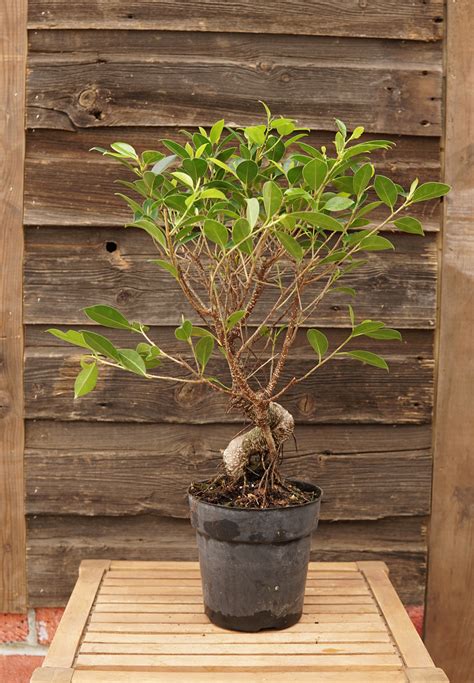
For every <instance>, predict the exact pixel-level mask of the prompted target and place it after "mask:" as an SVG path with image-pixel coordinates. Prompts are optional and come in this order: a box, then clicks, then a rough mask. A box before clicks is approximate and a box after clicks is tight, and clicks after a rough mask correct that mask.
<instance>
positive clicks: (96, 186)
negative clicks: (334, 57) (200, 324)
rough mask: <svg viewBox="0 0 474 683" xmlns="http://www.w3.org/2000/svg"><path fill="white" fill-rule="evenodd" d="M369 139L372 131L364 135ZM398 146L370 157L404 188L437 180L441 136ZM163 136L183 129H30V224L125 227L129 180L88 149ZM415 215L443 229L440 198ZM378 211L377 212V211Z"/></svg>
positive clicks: (418, 207)
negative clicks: (123, 185)
mask: <svg viewBox="0 0 474 683" xmlns="http://www.w3.org/2000/svg"><path fill="white" fill-rule="evenodd" d="M365 137H366V139H368V140H370V139H371V138H373V137H374V136H373V135H367V136H365ZM391 137H392V138H393V139H394V141H395V142H396V147H395V148H394V149H393V150H391V151H388V152H385V151H382V152H377V153H374V154H373V155H372V159H373V160H374V162H375V163H376V165H377V170H378V172H379V173H381V174H382V175H388V176H390V177H391V178H393V179H394V180H395V181H396V182H398V183H400V184H401V185H402V186H404V187H408V186H409V184H410V183H411V181H412V180H413V179H414V178H419V179H420V181H421V182H424V181H427V180H438V179H439V173H440V149H439V139H438V138H436V137H416V136H391ZM163 138H172V139H175V140H178V141H181V142H183V141H184V136H183V135H182V133H181V132H180V131H179V129H175V128H171V129H169V128H168V129H166V128H143V127H137V128H100V129H89V130H88V129H84V130H80V131H75V132H72V131H59V130H58V131H55V133H54V135H51V132H50V131H48V130H44V129H41V128H40V129H37V130H30V131H28V135H27V148H26V170H25V173H26V183H25V221H26V223H27V224H29V225H61V226H64V225H70V226H78V225H95V226H99V225H101V226H104V227H111V226H114V225H120V226H123V224H124V223H125V222H127V221H128V220H129V218H130V216H129V209H128V207H127V206H126V205H125V203H124V202H123V201H122V200H120V199H119V198H118V197H116V196H115V194H114V193H115V189H116V188H115V186H114V181H115V180H116V179H117V178H123V179H128V174H127V172H126V171H125V172H124V170H123V169H122V167H121V166H119V165H118V164H115V163H113V162H112V161H111V160H109V159H104V158H103V157H102V156H100V155H99V154H97V153H96V152H95V153H91V152H89V150H90V149H91V147H93V146H94V145H100V146H102V147H107V146H108V145H109V144H110V143H112V142H116V141H117V140H126V141H129V142H130V143H132V144H133V145H134V146H135V147H136V148H137V150H139V151H143V150H145V149H149V148H150V146H151V147H154V146H156V147H159V148H160V149H163V150H165V148H164V147H163V148H162V147H161V146H160V144H159V140H161V139H163ZM333 138H334V133H333V132H326V131H314V132H312V133H311V134H310V135H309V136H308V138H307V141H308V142H309V143H310V144H315V145H317V146H321V145H326V146H327V147H328V148H329V146H330V145H331V141H332V139H333ZM411 213H412V214H413V215H417V216H418V217H419V218H420V220H422V221H423V223H424V226H425V229H426V230H438V229H439V209H438V204H437V203H436V202H430V203H428V204H426V203H420V204H415V205H414V206H413V211H412V212H411ZM374 215H375V214H374Z"/></svg>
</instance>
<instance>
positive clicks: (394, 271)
mask: <svg viewBox="0 0 474 683" xmlns="http://www.w3.org/2000/svg"><path fill="white" fill-rule="evenodd" d="M393 242H394V244H395V251H393V252H392V251H391V252H386V251H385V252H372V253H371V254H370V255H369V256H368V262H367V264H366V265H364V266H363V267H362V268H359V269H358V270H357V271H354V272H353V273H352V274H351V276H350V278H351V282H350V284H351V285H352V286H353V287H355V288H356V289H357V291H358V296H357V303H354V307H355V310H356V312H357V315H358V316H360V317H361V318H377V317H379V316H380V317H381V318H382V319H383V320H385V321H386V322H389V323H390V324H392V325H394V326H398V327H402V328H432V327H433V326H434V320H435V300H436V286H435V284H436V268H437V247H436V240H435V236H434V235H426V237H424V238H420V237H418V236H414V235H393ZM156 253H157V252H156V249H155V247H154V246H153V243H152V240H151V239H150V238H149V237H148V236H147V235H146V233H145V232H144V231H141V230H138V229H134V228H127V229H115V230H114V229H108V230H107V229H105V228H103V229H100V230H94V229H87V230H86V229H84V228H77V229H73V228H69V229H68V230H67V231H60V230H57V229H55V228H40V229H35V228H30V229H28V230H27V232H26V255H25V270H24V272H25V312H24V317H25V322H26V323H35V324H38V323H53V324H54V325H57V324H60V323H68V324H75V323H78V324H83V323H84V315H83V313H82V312H81V310H82V308H83V307H84V306H87V305H91V304H96V303H106V304H110V305H112V306H118V307H119V308H120V309H121V310H122V311H123V313H124V314H125V315H127V316H129V317H131V318H132V319H134V320H137V319H141V320H143V322H146V323H147V324H150V325H166V324H175V323H176V324H179V321H180V320H181V313H184V314H185V315H187V316H191V317H192V316H193V314H192V311H191V310H190V308H189V306H188V305H187V304H186V303H185V302H184V301H183V298H184V297H182V296H179V294H178V290H177V287H176V286H175V283H174V280H173V279H172V278H171V276H170V275H169V274H167V273H166V272H164V271H163V270H162V269H160V268H158V267H157V266H156V265H155V264H153V263H151V259H153V258H156ZM272 296H274V295H273V292H272V291H271V290H270V291H268V290H267V292H266V293H265V295H264V296H263V297H262V300H261V304H260V305H259V306H257V307H256V309H255V318H256V319H257V318H258V316H260V315H261V314H262V309H263V308H264V307H265V305H268V302H269V298H268V297H272ZM346 298H347V297H344V296H342V295H341V294H338V293H336V294H331V295H330V296H327V297H325V299H324V300H323V302H322V304H321V306H320V307H319V308H318V310H317V316H315V317H314V318H313V320H311V321H309V324H315V323H317V324H318V325H323V326H324V325H326V326H335V327H339V326H347V317H348V316H347V307H346V300H345V299H346Z"/></svg>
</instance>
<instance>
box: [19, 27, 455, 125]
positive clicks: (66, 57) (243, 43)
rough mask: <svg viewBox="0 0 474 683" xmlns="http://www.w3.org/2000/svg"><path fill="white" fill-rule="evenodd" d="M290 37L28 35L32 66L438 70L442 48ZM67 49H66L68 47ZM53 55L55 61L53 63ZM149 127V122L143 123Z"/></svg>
mask: <svg viewBox="0 0 474 683" xmlns="http://www.w3.org/2000/svg"><path fill="white" fill-rule="evenodd" d="M285 34H286V35H270V34H269V33H268V32H266V31H265V32H262V33H259V34H258V35H254V34H252V33H250V34H249V33H247V34H244V33H234V32H230V33H229V32H226V31H224V32H219V33H208V32H206V33H202V32H199V31H198V32H195V31H194V32H189V31H179V30H178V31H172V32H170V31H159V30H157V31H145V32H143V31H134V30H131V29H130V28H129V29H128V30H127V32H126V33H123V32H120V31H113V30H102V31H100V33H99V32H98V31H97V30H95V29H94V30H71V29H68V30H55V31H30V32H29V36H28V50H29V62H30V64H31V65H34V64H36V63H39V64H48V63H52V62H53V61H54V62H55V63H58V64H69V63H71V62H76V63H83V62H85V61H86V59H87V58H88V57H90V55H91V54H93V55H94V56H97V57H98V58H99V59H100V58H102V57H105V58H106V60H107V61H108V62H117V61H118V62H126V63H128V64H131V63H135V62H142V61H144V60H146V61H155V62H161V61H162V60H163V59H167V60H169V59H173V60H177V61H182V60H184V59H186V58H189V59H198V58H201V59H211V57H215V56H216V54H218V56H219V59H228V60H234V59H235V57H236V55H237V54H239V55H245V59H246V60H247V61H253V62H260V61H262V60H264V59H272V58H275V56H278V59H280V60H281V59H292V60H304V61H308V60H315V61H316V60H317V61H318V62H319V61H320V62H321V63H322V64H334V63H335V62H338V63H339V64H341V66H342V65H349V64H352V63H353V62H354V61H355V60H354V55H357V60H356V61H357V64H359V65H360V66H361V67H362V66H364V65H365V66H366V67H367V68H374V64H375V63H376V64H377V67H378V68H380V66H381V65H382V64H384V65H385V66H393V64H394V63H397V64H398V65H399V66H400V67H403V68H411V69H416V68H425V67H426V66H427V65H429V66H430V67H431V68H434V67H436V66H438V67H440V66H441V63H442V55H443V46H442V43H441V42H438V43H432V42H431V43H422V42H419V41H414V42H410V43H406V42H405V41H399V40H394V41H387V40H380V39H369V40H367V39H361V38H358V37H355V36H349V37H345V38H344V40H339V39H335V38H332V37H321V36H319V37H317V38H314V37H311V36H297V35H294V34H291V32H290V31H285ZM65 45H67V50H65V49H64V47H65ZM53 56H54V60H53V59H52V58H53ZM145 125H146V124H145Z"/></svg>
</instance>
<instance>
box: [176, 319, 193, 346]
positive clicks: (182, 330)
mask: <svg viewBox="0 0 474 683" xmlns="http://www.w3.org/2000/svg"><path fill="white" fill-rule="evenodd" d="M192 333H193V324H192V322H191V321H190V320H183V322H182V323H181V325H180V326H179V327H177V328H176V329H175V331H174V336H175V337H176V339H178V340H179V341H188V339H190V338H191V335H192Z"/></svg>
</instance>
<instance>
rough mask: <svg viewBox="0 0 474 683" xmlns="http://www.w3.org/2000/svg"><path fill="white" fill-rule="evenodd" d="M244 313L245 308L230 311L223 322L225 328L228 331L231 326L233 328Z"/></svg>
mask: <svg viewBox="0 0 474 683" xmlns="http://www.w3.org/2000/svg"><path fill="white" fill-rule="evenodd" d="M244 315H245V310H240V311H234V312H233V313H231V314H230V315H229V317H228V318H227V320H226V323H225V326H226V330H227V331H228V332H229V331H230V330H231V329H232V328H234V327H235V326H236V325H237V324H238V323H239V322H240V321H241V320H242V318H243V317H244Z"/></svg>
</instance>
